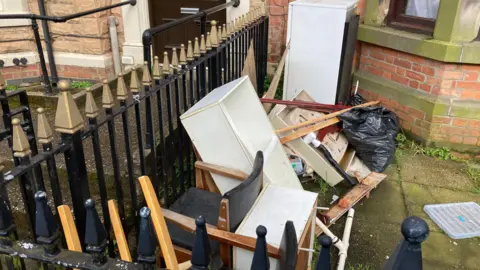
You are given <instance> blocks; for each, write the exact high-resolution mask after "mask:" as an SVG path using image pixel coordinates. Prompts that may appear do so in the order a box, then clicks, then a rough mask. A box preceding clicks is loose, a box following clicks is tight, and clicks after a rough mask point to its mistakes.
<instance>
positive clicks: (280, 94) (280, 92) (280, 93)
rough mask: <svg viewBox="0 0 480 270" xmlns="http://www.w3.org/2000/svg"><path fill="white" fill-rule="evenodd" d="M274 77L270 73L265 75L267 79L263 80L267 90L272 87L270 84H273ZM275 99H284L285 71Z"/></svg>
mask: <svg viewBox="0 0 480 270" xmlns="http://www.w3.org/2000/svg"><path fill="white" fill-rule="evenodd" d="M272 79H273V76H270V75H267V77H265V81H264V82H263V89H264V90H265V92H266V91H267V90H268V88H269V87H270V84H272ZM274 99H283V73H282V75H281V77H280V81H279V82H278V87H277V92H275V97H274Z"/></svg>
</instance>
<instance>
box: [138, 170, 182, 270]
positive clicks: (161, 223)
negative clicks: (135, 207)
mask: <svg viewBox="0 0 480 270" xmlns="http://www.w3.org/2000/svg"><path fill="white" fill-rule="evenodd" d="M138 181H139V182H140V186H141V187H142V190H143V194H144V196H145V200H146V201H147V205H148V208H150V211H152V213H151V215H152V223H153V227H154V228H155V232H156V234H157V239H158V242H159V243H160V249H161V251H162V254H163V258H164V259H165V264H166V265H167V268H168V269H171V270H178V261H177V257H176V256H175V250H173V244H172V239H170V235H169V234H168V229H167V223H166V222H165V219H164V217H163V213H162V208H161V207H160V203H159V202H158V198H157V195H156V194H155V190H154V189H153V186H152V182H151V181H150V178H149V177H148V176H141V177H140V178H138Z"/></svg>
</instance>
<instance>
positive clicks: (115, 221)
mask: <svg viewBox="0 0 480 270" xmlns="http://www.w3.org/2000/svg"><path fill="white" fill-rule="evenodd" d="M108 213H109V215H110V220H111V221H112V227H113V232H114V234H115V239H116V240H117V246H118V250H119V252H120V259H122V261H126V262H132V256H131V255H130V249H128V242H127V238H126V237H125V232H124V230H123V226H122V221H121V219H120V214H119V212H118V207H117V202H116V201H115V200H109V201H108Z"/></svg>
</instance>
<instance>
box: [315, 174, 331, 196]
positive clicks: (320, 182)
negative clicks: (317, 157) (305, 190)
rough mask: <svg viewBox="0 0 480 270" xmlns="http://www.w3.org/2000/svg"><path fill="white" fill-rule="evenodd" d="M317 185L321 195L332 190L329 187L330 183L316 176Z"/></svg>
mask: <svg viewBox="0 0 480 270" xmlns="http://www.w3.org/2000/svg"><path fill="white" fill-rule="evenodd" d="M315 183H317V184H318V188H319V189H318V190H317V191H318V193H319V194H321V195H325V194H327V192H328V191H329V190H330V186H329V185H328V183H327V182H326V181H325V180H323V179H322V178H321V177H320V176H318V175H316V177H315Z"/></svg>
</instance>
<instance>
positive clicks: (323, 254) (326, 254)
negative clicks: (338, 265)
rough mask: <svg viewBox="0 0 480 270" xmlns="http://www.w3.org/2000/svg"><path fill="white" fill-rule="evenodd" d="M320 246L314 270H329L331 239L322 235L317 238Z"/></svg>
mask: <svg viewBox="0 0 480 270" xmlns="http://www.w3.org/2000/svg"><path fill="white" fill-rule="evenodd" d="M319 242H320V245H321V246H322V248H321V250H320V254H319V255H318V261H317V265H316V266H315V270H321V269H330V248H331V246H332V243H333V242H332V238H330V237H329V236H328V235H322V236H320V238H319Z"/></svg>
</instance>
